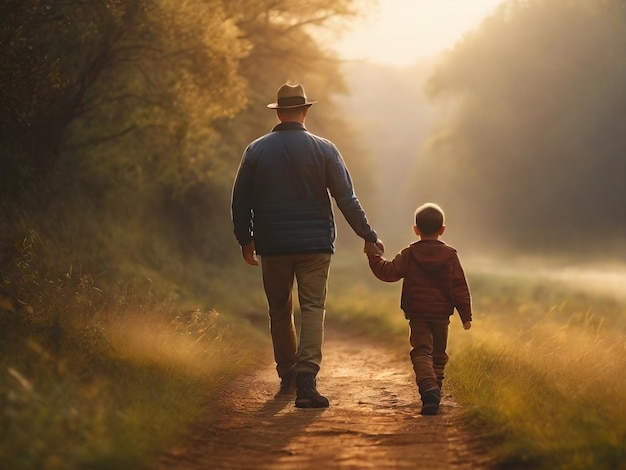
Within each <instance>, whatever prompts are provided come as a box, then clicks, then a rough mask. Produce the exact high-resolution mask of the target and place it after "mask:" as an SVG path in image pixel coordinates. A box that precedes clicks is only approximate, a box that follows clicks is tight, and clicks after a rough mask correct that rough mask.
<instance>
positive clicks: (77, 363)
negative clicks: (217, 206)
mask: <svg viewBox="0 0 626 470" xmlns="http://www.w3.org/2000/svg"><path fill="white" fill-rule="evenodd" d="M24 233H25V236H24V237H23V238H21V239H18V241H17V242H16V243H15V245H14V246H12V247H7V246H6V245H5V246H4V247H3V252H2V255H3V256H2V257H1V261H2V263H0V264H1V265H0V275H1V278H0V281H1V285H0V375H1V376H2V380H0V421H1V422H2V426H1V427H0V462H2V467H3V468H11V469H31V468H32V469H34V468H37V469H39V468H42V469H55V468H63V469H72V468H101V469H109V468H110V469H113V468H116V469H117V468H143V467H149V463H150V461H151V459H152V458H153V455H154V454H155V453H158V452H159V451H162V450H163V449H164V448H165V447H168V446H171V445H173V444H174V443H175V442H176V441H177V439H179V438H183V437H184V436H185V434H186V432H187V431H188V428H189V426H190V424H191V423H192V422H193V421H195V420H196V419H198V417H199V416H200V414H208V413H210V412H211V406H210V405H209V404H210V403H211V397H212V394H213V393H214V392H215V390H216V389H217V387H219V386H220V385H221V384H222V383H223V382H224V381H225V380H227V379H228V378H229V377H231V376H232V375H233V374H236V373H237V372H239V371H241V370H242V369H244V368H249V367H251V366H252V365H253V364H255V363H256V361H258V360H259V354H258V350H259V345H263V346H266V345H265V344H263V342H264V341H265V338H264V337H263V336H262V335H261V334H259V331H258V330H256V329H255V328H254V327H253V326H252V325H251V323H250V322H249V321H246V320H245V319H244V320H241V319H237V318H234V317H233V316H232V314H231V313H230V312H231V311H229V310H224V311H221V312H218V311H217V310H216V309H215V308H213V306H212V304H211V298H212V296H214V295H215V294H216V292H221V295H222V296H224V297H232V298H237V299H238V300H237V302H240V303H242V304H243V303H244V302H245V300H246V299H250V300H249V302H248V303H249V304H254V302H257V299H258V298H259V297H258V296H256V297H255V296H254V293H253V292H248V293H243V294H242V293H241V292H238V291H237V290H236V287H237V286H236V285H233V286H232V287H231V288H230V290H228V289H226V288H225V285H226V284H225V282H226V281H223V282H216V283H215V285H213V283H212V281H211V275H210V273H209V274H207V270H205V271H202V270H201V269H200V268H199V267H198V265H195V264H194V262H193V261H192V262H189V263H184V260H181V259H179V258H176V257H172V256H170V254H169V253H167V254H166V253H160V252H158V250H159V247H160V245H159V244H158V243H156V242H155V243H153V244H152V248H151V250H150V251H151V253H150V254H149V256H151V257H152V256H154V257H155V258H157V259H155V260H152V262H151V263H145V262H144V263H142V262H141V260H140V259H135V260H132V259H127V260H126V263H128V265H127V267H126V268H124V267H123V266H121V262H120V263H119V264H117V266H115V264H116V263H115V261H117V259H116V258H111V259H112V260H114V262H113V263H112V264H113V266H111V269H113V268H114V269H115V270H116V272H115V273H114V274H113V275H112V276H110V277H109V281H107V282H99V281H97V280H94V277H93V276H92V275H90V274H88V273H87V272H84V271H83V269H82V268H81V267H78V268H75V267H73V266H72V265H71V264H69V265H66V266H67V268H66V270H65V271H61V272H59V270H58V267H59V266H61V265H62V263H63V262H64V261H67V260H71V259H72V258H71V256H70V255H69V254H68V253H67V252H63V250H61V253H60V254H59V253H58V252H57V251H56V250H57V249H58V244H57V243H56V242H55V241H54V240H51V238H50V237H44V236H41V235H39V233H38V232H35V231H24ZM82 234H83V235H84V232H82ZM146 239H147V240H148V241H149V237H146ZM127 241H130V238H127ZM108 248H109V249H110V248H111V247H108ZM64 249H67V246H65V247H64ZM72 254H73V255H74V256H76V253H75V252H74V253H72ZM95 256H96V257H100V256H103V254H102V253H100V252H99V253H97V254H95ZM81 257H82V258H83V259H86V260H88V261H94V258H93V257H89V256H88V255H85V253H82V254H81V256H78V258H81ZM168 258H169V260H170V261H169V264H168V270H159V269H157V268H158V266H155V265H154V263H162V262H163V261H162V260H164V259H168ZM94 265H100V263H98V262H96V263H94ZM185 269H186V270H188V271H187V272H185V273H183V271H184V270H185ZM120 273H126V274H125V275H124V276H122V275H120ZM222 275H224V272H222ZM194 277H197V278H200V280H198V281H197V285H189V284H188V283H187V282H186V279H188V278H194ZM225 277H226V278H228V277H229V276H228V275H225ZM231 279H232V278H231ZM243 282H245V280H244V281H242V283H243ZM101 287H102V288H101ZM201 287H204V290H201ZM194 292H195V296H194ZM233 303H234V304H235V302H233ZM203 305H204V307H203ZM223 305H225V306H226V305H228V303H226V302H224V303H223ZM206 306H209V307H208V308H207V307H206ZM262 349H263V350H267V351H269V350H270V348H265V347H264V348H262ZM261 356H262V355H261Z"/></svg>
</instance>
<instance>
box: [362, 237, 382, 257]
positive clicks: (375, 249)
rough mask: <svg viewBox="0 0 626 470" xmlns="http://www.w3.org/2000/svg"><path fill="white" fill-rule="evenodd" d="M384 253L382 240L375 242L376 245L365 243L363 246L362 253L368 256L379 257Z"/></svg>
mask: <svg viewBox="0 0 626 470" xmlns="http://www.w3.org/2000/svg"><path fill="white" fill-rule="evenodd" d="M384 252H385V245H384V244H383V242H382V240H380V239H378V240H376V243H373V242H365V245H364V246H363V253H366V254H368V255H375V256H381V255H382V254H383V253H384Z"/></svg>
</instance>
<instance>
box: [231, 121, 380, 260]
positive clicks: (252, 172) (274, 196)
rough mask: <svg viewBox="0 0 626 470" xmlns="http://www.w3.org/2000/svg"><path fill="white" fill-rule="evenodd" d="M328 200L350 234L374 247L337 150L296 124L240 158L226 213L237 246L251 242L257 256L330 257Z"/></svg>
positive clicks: (261, 141)
mask: <svg viewBox="0 0 626 470" xmlns="http://www.w3.org/2000/svg"><path fill="white" fill-rule="evenodd" d="M330 196H332V197H333V198H334V199H335V201H336V203H337V207H338V208H339V209H340V210H341V212H342V214H343V215H344V217H345V218H346V220H347V221H348V223H349V224H350V226H351V227H352V229H353V230H354V232H355V233H356V234H357V235H358V236H360V237H361V238H363V239H364V240H366V241H370V242H375V241H376V239H377V235H376V232H375V231H374V230H373V229H372V227H371V226H370V225H369V223H368V221H367V217H366V216H365V212H364V210H363V208H362V207H361V204H360V202H359V200H358V199H357V197H356V195H355V194H354V188H353V186H352V180H351V178H350V174H349V173H348V170H347V168H346V166H345V164H344V161H343V159H342V157H341V154H340V153H339V151H338V150H337V147H336V146H335V145H334V144H333V143H332V142H330V141H329V140H327V139H324V138H322V137H318V136H316V135H314V134H311V133H310V132H309V131H307V130H306V128H305V127H304V125H303V124H301V123H299V122H285V123H281V124H278V125H277V126H276V127H274V129H272V132H270V133H268V134H266V135H264V136H263V137H260V138H259V139H257V140H255V141H254V142H252V143H251V144H250V145H248V147H247V148H246V150H245V152H244V154H243V157H242V159H241V164H240V166H239V170H238V172H237V177H236V179H235V183H234V186H233V193H232V208H231V209H232V213H231V214H232V220H233V225H234V232H235V236H236V237H237V241H238V242H239V244H240V245H242V246H243V245H246V244H248V243H249V242H250V241H251V240H252V239H254V244H255V249H256V252H257V254H259V255H261V256H263V255H270V256H271V255H283V254H296V253H333V252H334V251H335V233H336V231H335V230H336V229H335V220H334V216H333V210H332V205H331V200H330Z"/></svg>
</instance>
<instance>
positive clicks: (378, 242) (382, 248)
mask: <svg viewBox="0 0 626 470" xmlns="http://www.w3.org/2000/svg"><path fill="white" fill-rule="evenodd" d="M376 246H377V247H378V249H379V250H380V254H381V255H382V254H383V253H384V252H385V244H384V243H383V241H382V240H381V239H380V238H379V239H378V240H376Z"/></svg>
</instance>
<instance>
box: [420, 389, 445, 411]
mask: <svg viewBox="0 0 626 470" xmlns="http://www.w3.org/2000/svg"><path fill="white" fill-rule="evenodd" d="M440 400H441V391H440V390H439V389H435V390H429V391H428V392H424V394H423V395H422V411H421V414H423V415H430V416H432V415H436V414H437V411H439V402H440Z"/></svg>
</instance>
